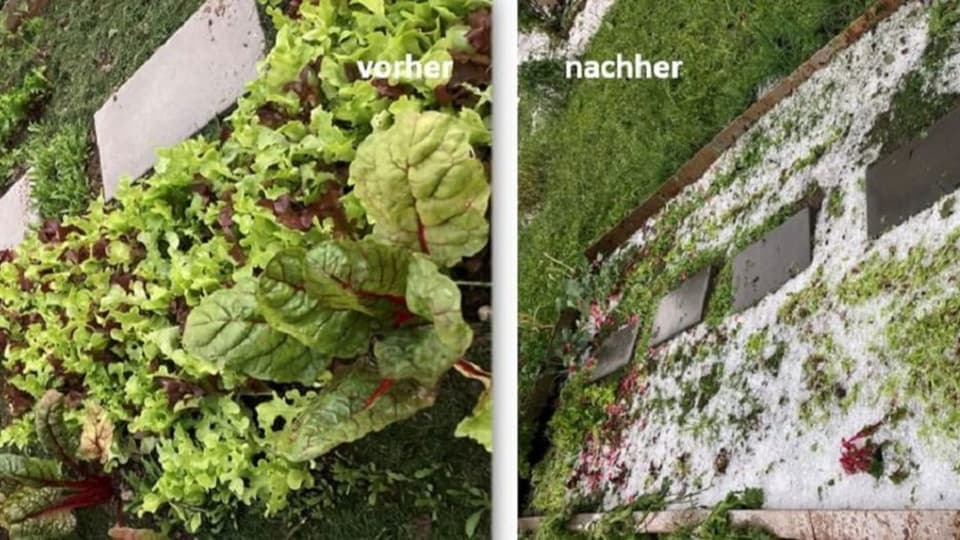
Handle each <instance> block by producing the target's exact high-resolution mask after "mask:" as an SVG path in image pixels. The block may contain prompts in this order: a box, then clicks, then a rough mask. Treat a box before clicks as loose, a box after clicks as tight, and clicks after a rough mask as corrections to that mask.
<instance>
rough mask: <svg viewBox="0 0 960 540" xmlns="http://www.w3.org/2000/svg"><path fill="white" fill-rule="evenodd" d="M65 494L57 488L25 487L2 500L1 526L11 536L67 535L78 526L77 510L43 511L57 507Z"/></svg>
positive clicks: (48, 538) (25, 539)
mask: <svg viewBox="0 0 960 540" xmlns="http://www.w3.org/2000/svg"><path fill="white" fill-rule="evenodd" d="M62 496H63V493H62V491H61V490H60V489H56V488H30V487H21V488H20V489H18V490H16V491H15V492H13V493H12V494H10V495H9V496H8V497H6V498H5V499H4V500H3V502H2V503H0V525H3V528H4V529H6V530H7V534H8V535H9V537H10V538H11V539H18V540H52V539H56V538H66V537H67V536H69V535H70V534H71V533H72V532H73V530H74V528H76V526H77V520H76V518H75V517H74V516H73V513H72V512H69V511H63V512H51V513H43V511H44V510H46V509H47V508H51V507H53V506H55V505H56V504H57V503H58V502H59V501H60V499H61V498H62Z"/></svg>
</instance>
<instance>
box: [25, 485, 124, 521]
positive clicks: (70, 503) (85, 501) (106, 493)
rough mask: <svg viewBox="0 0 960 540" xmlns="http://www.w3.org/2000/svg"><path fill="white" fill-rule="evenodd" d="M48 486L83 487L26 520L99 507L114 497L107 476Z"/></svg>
mask: <svg viewBox="0 0 960 540" xmlns="http://www.w3.org/2000/svg"><path fill="white" fill-rule="evenodd" d="M49 484H51V485H55V484H73V485H75V486H83V487H82V488H80V487H77V488H74V489H78V491H77V492H76V493H74V494H72V495H70V496H69V497H67V498H65V499H63V500H61V501H60V502H59V503H57V504H55V505H53V506H51V507H48V508H44V509H42V510H39V511H37V512H34V513H32V514H30V515H29V516H27V517H26V519H33V518H39V517H43V516H49V515H52V514H57V513H60V512H69V511H70V510H76V509H79V508H90V507H93V506H100V505H101V504H106V503H107V502H109V501H110V499H112V498H113V496H114V488H113V479H112V478H110V477H109V476H94V477H91V478H88V479H85V480H83V481H81V482H69V481H55V482H49Z"/></svg>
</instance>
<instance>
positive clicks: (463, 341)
mask: <svg viewBox="0 0 960 540" xmlns="http://www.w3.org/2000/svg"><path fill="white" fill-rule="evenodd" d="M406 300H407V308H408V309H409V310H410V312H411V313H413V314H415V315H418V316H420V317H423V318H424V319H426V320H428V321H431V322H432V323H433V324H432V325H429V326H414V327H411V328H404V329H401V330H398V331H396V332H392V333H390V334H388V335H386V336H385V337H384V338H383V339H382V340H380V341H378V342H377V344H376V345H375V347H374V356H376V358H377V368H378V369H379V370H380V374H381V375H382V376H383V377H387V378H390V379H395V380H402V379H414V380H416V381H417V382H419V383H420V384H422V385H425V386H430V387H432V386H434V385H436V383H437V381H438V380H439V378H440V377H441V376H442V375H443V374H444V373H446V372H447V371H448V370H449V369H450V368H451V367H452V366H453V365H454V364H455V363H456V362H457V360H459V359H460V358H461V357H462V356H463V354H464V353H465V352H466V351H467V349H468V348H470V344H471V343H472V341H473V331H472V330H471V328H470V326H469V325H468V324H467V323H466V322H464V320H463V315H462V314H461V312H460V289H459V288H458V287H457V285H456V283H454V282H453V281H452V280H451V279H450V278H449V277H447V276H445V275H443V274H441V273H440V271H439V270H438V269H437V266H436V265H435V264H433V263H432V262H430V261H429V260H427V259H425V258H423V257H421V256H416V257H414V259H413V260H412V261H411V262H410V268H409V274H408V281H407V292H406Z"/></svg>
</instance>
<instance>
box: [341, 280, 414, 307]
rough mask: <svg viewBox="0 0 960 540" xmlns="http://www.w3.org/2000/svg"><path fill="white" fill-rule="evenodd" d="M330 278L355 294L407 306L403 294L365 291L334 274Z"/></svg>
mask: <svg viewBox="0 0 960 540" xmlns="http://www.w3.org/2000/svg"><path fill="white" fill-rule="evenodd" d="M330 279H332V280H334V281H336V282H337V283H339V284H340V286H341V287H343V288H344V289H346V290H348V291H350V292H352V293H354V294H356V295H357V296H362V297H363V298H372V299H374V300H386V301H388V302H390V303H393V304H396V305H398V306H403V307H407V299H406V297H404V296H400V295H398V294H384V293H376V292H373V291H365V290H363V289H358V288H356V287H354V286H353V284H351V283H350V282H348V281H344V280H342V279H340V278H338V277H336V276H330Z"/></svg>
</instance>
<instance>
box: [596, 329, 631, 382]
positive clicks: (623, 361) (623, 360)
mask: <svg viewBox="0 0 960 540" xmlns="http://www.w3.org/2000/svg"><path fill="white" fill-rule="evenodd" d="M639 330H640V325H639V324H637V323H631V324H628V325H627V326H625V327H623V328H621V329H619V330H617V331H616V332H614V333H612V334H610V336H609V337H607V339H606V341H604V342H603V343H602V344H601V345H600V348H599V349H597V353H596V355H595V357H596V359H597V365H596V367H595V368H593V372H592V373H590V380H591V381H599V380H600V379H602V378H604V377H606V376H607V375H610V374H611V373H613V372H614V371H616V370H618V369H620V368H622V367H623V366H625V365H627V364H629V363H630V360H631V359H632V358H633V352H634V350H635V349H636V347H637V336H638V334H639Z"/></svg>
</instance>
